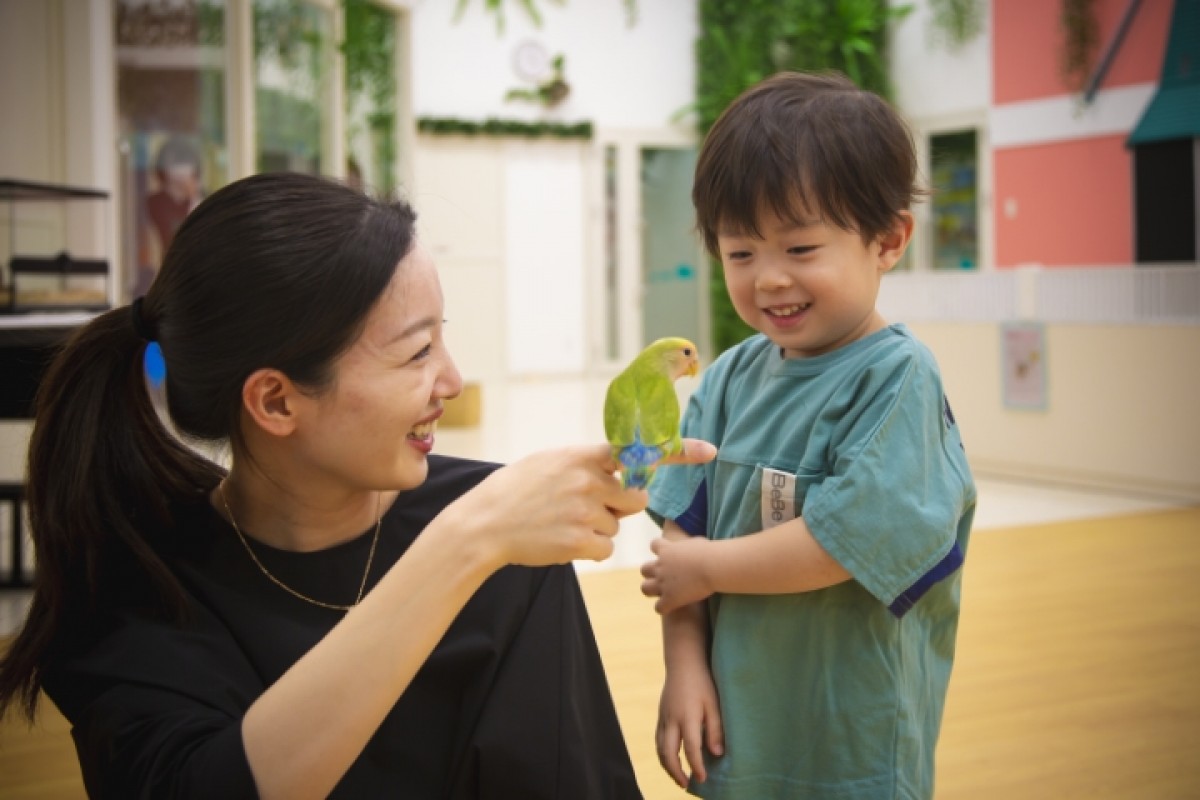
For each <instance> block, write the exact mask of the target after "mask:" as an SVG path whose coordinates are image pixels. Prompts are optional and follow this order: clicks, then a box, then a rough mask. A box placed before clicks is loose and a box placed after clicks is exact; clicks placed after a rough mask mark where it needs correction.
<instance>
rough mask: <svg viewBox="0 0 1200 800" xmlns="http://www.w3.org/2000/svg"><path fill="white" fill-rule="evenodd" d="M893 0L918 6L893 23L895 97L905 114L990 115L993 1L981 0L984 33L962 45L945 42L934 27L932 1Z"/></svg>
mask: <svg viewBox="0 0 1200 800" xmlns="http://www.w3.org/2000/svg"><path fill="white" fill-rule="evenodd" d="M890 4H891V5H893V6H898V5H911V6H913V10H912V11H911V12H910V13H909V14H908V16H906V17H905V18H904V20H903V21H901V22H900V23H899V24H897V25H895V26H893V33H892V42H891V52H890V61H891V77H892V83H893V86H894V87H895V100H896V104H897V105H898V106H899V107H900V108H901V109H902V110H903V111H904V113H905V115H907V116H908V117H909V118H910V119H912V120H927V119H929V120H932V119H938V118H942V117H955V116H959V115H962V114H965V113H986V111H987V109H988V107H989V106H990V105H991V99H992V65H991V35H990V32H989V31H988V29H987V22H988V16H989V15H988V14H987V7H988V6H989V5H990V0H980V5H982V6H983V7H984V30H983V32H982V33H980V34H979V36H977V37H976V38H975V39H973V40H971V41H970V42H967V43H966V44H965V45H963V46H962V47H961V48H957V49H954V48H951V47H949V46H948V45H947V44H944V43H942V41H941V40H940V39H939V37H938V35H937V34H936V33H935V32H934V31H933V29H932V19H933V15H932V12H931V11H930V8H929V0H891V2H890Z"/></svg>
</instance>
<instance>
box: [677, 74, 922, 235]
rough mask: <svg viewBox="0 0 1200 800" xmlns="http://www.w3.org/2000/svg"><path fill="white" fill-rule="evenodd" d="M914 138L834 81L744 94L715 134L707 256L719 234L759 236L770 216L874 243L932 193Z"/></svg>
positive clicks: (699, 191) (704, 193)
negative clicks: (919, 182)
mask: <svg viewBox="0 0 1200 800" xmlns="http://www.w3.org/2000/svg"><path fill="white" fill-rule="evenodd" d="M916 172H917V158H916V151H915V149H914V147H913V140H912V134H911V133H910V132H909V130H908V126H907V125H906V124H905V123H904V120H903V119H902V118H901V117H900V115H899V114H898V113H897V112H896V110H895V109H894V108H892V106H890V105H889V104H888V103H887V102H886V101H885V100H883V98H881V97H879V96H878V95H875V94H872V93H871V92H867V91H864V90H862V89H859V88H858V87H857V86H855V85H854V83H852V82H851V81H850V79H848V78H846V77H845V76H844V75H841V74H839V73H836V72H825V73H803V72H781V73H778V74H776V75H773V76H771V77H770V78H767V79H766V80H764V81H762V82H760V83H758V84H756V85H754V86H752V87H751V88H749V89H747V90H746V91H745V92H743V93H742V94H741V95H740V96H739V97H738V98H737V99H736V100H734V101H733V103H731V104H730V105H729V107H728V108H726V109H725V111H724V112H723V113H722V114H721V116H720V117H718V118H717V121H716V122H715V123H714V124H713V126H712V128H711V129H709V132H708V135H707V136H706V137H705V140H704V144H703V146H702V147H701V149H700V155H699V157H698V159H697V162H696V177H695V182H694V184H693V186H692V203H693V205H695V207H696V225H697V227H698V228H699V230H700V232H701V234H702V235H703V237H704V244H705V247H707V248H708V251H709V252H710V253H712V254H713V255H714V256H719V253H718V248H717V233H718V231H719V230H733V231H738V232H744V233H752V234H755V235H757V234H759V233H760V231H759V230H758V229H757V224H756V223H757V217H758V213H759V211H760V210H762V209H763V208H764V207H766V208H769V209H771V210H772V211H773V212H775V214H776V215H778V216H779V218H780V219H785V220H790V221H793V222H803V221H805V220H804V217H805V216H807V215H818V216H820V217H823V218H824V219H825V220H826V221H828V222H830V223H832V224H834V225H836V226H838V227H839V228H842V229H843V230H848V231H854V232H856V233H858V234H859V236H861V237H862V239H863V241H864V242H871V241H874V240H875V239H876V238H877V237H879V236H880V235H881V234H883V233H884V232H885V231H887V230H889V229H890V228H891V227H892V225H893V224H894V223H895V221H896V218H897V215H898V212H900V211H903V210H905V209H907V208H909V206H910V205H911V204H912V203H913V201H914V200H916V199H917V198H918V197H919V196H921V195H923V194H924V192H923V191H922V190H920V189H918V188H917V187H916Z"/></svg>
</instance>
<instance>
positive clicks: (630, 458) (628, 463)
mask: <svg viewBox="0 0 1200 800" xmlns="http://www.w3.org/2000/svg"><path fill="white" fill-rule="evenodd" d="M663 454H664V452H663V448H662V447H660V446H658V445H653V444H649V445H648V444H645V443H643V442H642V441H641V436H640V435H636V434H635V436H634V443H633V444H631V445H627V446H625V447H622V448H621V451H620V452H619V453H618V454H617V460H618V461H620V462H621V467H622V470H621V486H623V487H624V488H626V489H645V488H646V487H647V486H649V485H650V481H652V480H653V479H654V467H655V465H656V464H657V463H658V462H659V460H661V459H662V457H663Z"/></svg>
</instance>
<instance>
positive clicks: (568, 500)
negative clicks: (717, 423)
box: [442, 439, 716, 566]
mask: <svg viewBox="0 0 1200 800" xmlns="http://www.w3.org/2000/svg"><path fill="white" fill-rule="evenodd" d="M715 456H716V448H715V447H713V446H712V445H711V444H709V443H708V442H703V441H700V440H699V439H685V440H684V450H683V452H682V453H681V454H679V455H676V456H672V457H671V458H669V459H666V460H664V462H663V463H675V464H703V463H705V462H707V461H711V460H712V459H713V458H714V457H715ZM618 466H619V465H618V464H617V462H616V461H615V460H614V459H613V457H612V448H611V447H610V446H609V445H607V444H603V445H585V446H577V447H567V448H561V449H557V450H547V451H543V452H539V453H534V454H532V455H530V456H527V457H526V458H523V459H521V460H520V461H516V462H514V463H513V464H510V465H508V466H506V467H502V468H501V469H498V470H496V471H495V472H494V473H492V474H491V475H489V476H488V477H487V478H486V479H485V480H484V481H483V482H482V483H480V484H479V485H478V486H477V487H475V489H473V490H472V491H470V492H468V493H467V494H465V495H463V496H462V497H461V498H459V500H458V501H456V502H455V503H453V504H452V505H451V506H449V507H448V508H447V509H446V511H444V512H443V515H442V516H447V515H449V516H450V518H451V519H453V520H454V521H455V523H456V525H458V526H462V527H463V529H464V530H467V531H472V532H473V534H472V537H471V540H472V541H473V542H474V543H475V544H482V545H483V546H485V547H489V548H491V550H490V553H489V555H490V557H491V559H492V560H493V561H494V562H495V563H496V564H497V565H498V566H499V565H504V564H524V565H526V566H541V565H545V564H563V563H566V562H569V561H573V560H575V559H581V558H582V559H591V560H593V561H602V560H603V559H605V558H608V557H609V556H610V555H612V550H613V543H612V537H613V536H615V535H616V533H617V531H618V530H619V529H620V520H621V518H622V517H626V516H629V515H630V514H636V513H637V512H639V511H642V510H643V509H645V507H646V503H647V502H648V499H649V498H648V495H647V494H646V491H645V490H644V489H622V488H621V481H620V479H619V478H618V477H617V476H616V475H615V474H614V473H615V472H616V470H617V468H618Z"/></svg>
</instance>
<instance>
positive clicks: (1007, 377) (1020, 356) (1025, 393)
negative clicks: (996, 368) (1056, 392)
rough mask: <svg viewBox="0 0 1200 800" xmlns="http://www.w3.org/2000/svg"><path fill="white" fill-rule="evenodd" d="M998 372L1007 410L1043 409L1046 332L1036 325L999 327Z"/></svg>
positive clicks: (1006, 325) (1017, 324)
mask: <svg viewBox="0 0 1200 800" xmlns="http://www.w3.org/2000/svg"><path fill="white" fill-rule="evenodd" d="M1000 337H1001V339H1000V347H1001V356H1000V364H1001V369H1003V370H1004V375H1003V381H1002V386H1003V392H1004V405H1005V407H1006V408H1033V409H1045V408H1046V401H1047V398H1046V328H1045V326H1044V325H1041V324H1040V323H1036V322H1008V323H1005V324H1003V325H1002V326H1001V327H1000Z"/></svg>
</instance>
